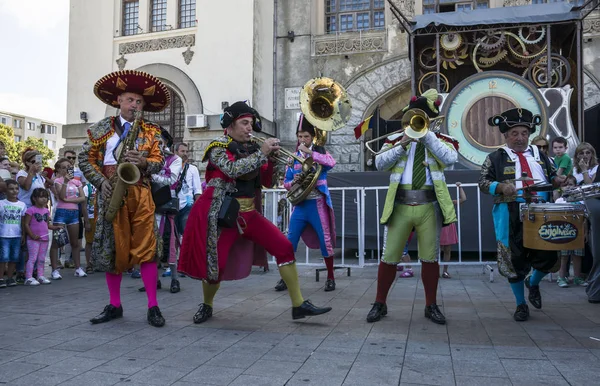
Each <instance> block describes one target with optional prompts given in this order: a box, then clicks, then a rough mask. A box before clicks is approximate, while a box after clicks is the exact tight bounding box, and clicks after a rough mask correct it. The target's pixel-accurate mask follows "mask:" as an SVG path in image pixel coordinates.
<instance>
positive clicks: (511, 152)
mask: <svg viewBox="0 0 600 386" xmlns="http://www.w3.org/2000/svg"><path fill="white" fill-rule="evenodd" d="M502 149H504V151H505V152H506V154H508V158H510V160H511V161H513V162H516V161H517V159H518V158H519V156H517V153H516V152H515V151H514V150H512V149H510V148H509V147H508V146H506V145H504V146H502ZM531 154H533V159H534V160H536V162H537V161H539V160H540V150H539V149H538V147H537V146H531V145H529V146H528V147H527V150H525V151H524V152H523V155H526V156H527V155H531Z"/></svg>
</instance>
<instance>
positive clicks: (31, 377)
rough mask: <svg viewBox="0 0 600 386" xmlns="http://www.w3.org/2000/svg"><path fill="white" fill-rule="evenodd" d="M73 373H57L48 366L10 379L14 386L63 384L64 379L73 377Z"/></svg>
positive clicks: (52, 385)
mask: <svg viewBox="0 0 600 386" xmlns="http://www.w3.org/2000/svg"><path fill="white" fill-rule="evenodd" d="M72 377H73V375H72V374H66V373H57V372H54V371H51V370H49V369H48V368H45V369H42V370H38V371H34V372H33V373H29V374H27V375H24V376H22V377H19V378H17V379H13V380H12V381H10V384H11V385H14V386H29V385H44V386H46V385H48V386H54V385H62V384H63V382H64V381H66V380H68V379H69V378H72Z"/></svg>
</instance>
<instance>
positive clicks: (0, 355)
mask: <svg viewBox="0 0 600 386" xmlns="http://www.w3.org/2000/svg"><path fill="white" fill-rule="evenodd" d="M27 355H29V353H27V352H23V351H13V350H0V364H2V363H6V362H10V361H13V360H15V359H19V358H22V357H24V356H27Z"/></svg>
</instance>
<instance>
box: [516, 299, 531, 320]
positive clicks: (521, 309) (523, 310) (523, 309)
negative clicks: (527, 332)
mask: <svg viewBox="0 0 600 386" xmlns="http://www.w3.org/2000/svg"><path fill="white" fill-rule="evenodd" d="M513 318H514V319H515V321H517V322H524V321H526V320H527V319H529V307H528V306H527V304H525V303H523V304H519V305H518V306H517V310H516V311H515V313H514V315H513Z"/></svg>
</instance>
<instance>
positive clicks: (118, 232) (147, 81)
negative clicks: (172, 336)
mask: <svg viewBox="0 0 600 386" xmlns="http://www.w3.org/2000/svg"><path fill="white" fill-rule="evenodd" d="M94 94H96V96H97V97H98V98H99V99H100V100H101V101H102V102H104V103H106V104H107V105H109V106H111V107H115V108H118V109H120V113H119V115H117V116H112V117H107V118H104V119H102V120H100V121H99V122H97V123H95V124H93V125H92V126H91V127H90V128H89V129H88V132H87V134H88V140H87V141H86V142H85V143H84V145H83V149H82V151H81V153H80V154H79V167H80V168H81V171H82V172H83V173H84V175H85V178H86V179H87V180H88V181H89V182H90V183H91V184H92V185H94V186H95V187H96V189H98V191H99V193H100V194H98V196H97V205H98V218H97V222H96V233H95V235H94V242H93V244H92V256H91V259H92V262H93V265H94V268H95V269H99V270H101V271H105V272H106V284H107V286H108V292H109V295H110V304H108V305H107V306H106V307H105V308H104V311H102V313H100V314H99V315H98V316H96V317H95V318H93V319H91V320H90V322H91V323H92V324H96V323H104V322H108V321H110V320H112V319H116V318H120V317H122V316H123V307H122V306H121V296H120V287H121V278H122V273H123V271H126V270H128V269H130V268H132V267H133V266H134V265H136V264H139V265H140V269H141V272H142V280H143V281H144V286H145V287H146V293H147V296H148V312H147V319H148V323H150V324H151V325H152V326H155V327H162V326H164V324H165V319H164V318H163V316H162V314H161V312H160V309H159V308H158V302H157V299H156V282H157V279H158V278H157V276H158V272H157V268H156V261H155V257H156V249H157V248H156V240H157V238H156V233H155V222H154V210H155V205H154V202H153V199H152V194H151V191H150V177H151V175H153V174H156V173H159V172H160V171H161V169H162V167H163V165H164V156H163V153H162V150H161V149H160V141H161V129H160V127H159V126H158V125H156V124H154V123H151V122H148V121H145V120H143V119H140V121H139V126H138V132H137V134H136V133H135V132H133V131H132V130H134V129H135V125H134V121H135V115H136V113H137V112H138V111H152V112H157V111H161V110H163V109H164V108H165V107H166V106H167V105H168V104H169V91H168V90H167V88H166V86H165V85H164V84H162V82H160V81H159V80H158V79H157V78H155V77H154V76H152V75H149V74H146V73H144V72H140V71H131V70H124V71H118V72H113V73H111V74H108V75H106V76H105V77H103V78H102V79H100V80H99V81H98V82H96V85H95V86H94ZM130 135H133V136H135V138H134V139H135V146H134V148H130V149H124V150H123V156H122V159H121V160H122V162H129V163H132V164H134V165H136V166H137V167H138V169H139V171H140V173H141V178H140V180H139V182H138V183H137V184H135V185H131V186H129V187H128V188H127V192H126V193H125V195H124V197H123V202H122V205H121V207H120V208H119V209H118V211H117V213H116V216H115V218H114V220H113V221H112V222H109V221H108V220H106V219H105V217H104V216H105V212H106V208H107V207H108V203H109V202H110V198H111V193H112V190H113V187H114V186H115V184H116V181H117V178H118V177H117V175H116V169H117V166H118V163H119V159H118V158H119V155H118V153H119V150H120V149H121V146H119V145H120V143H121V142H122V141H123V143H126V142H127V140H128V138H129V137H128V136H130Z"/></svg>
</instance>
